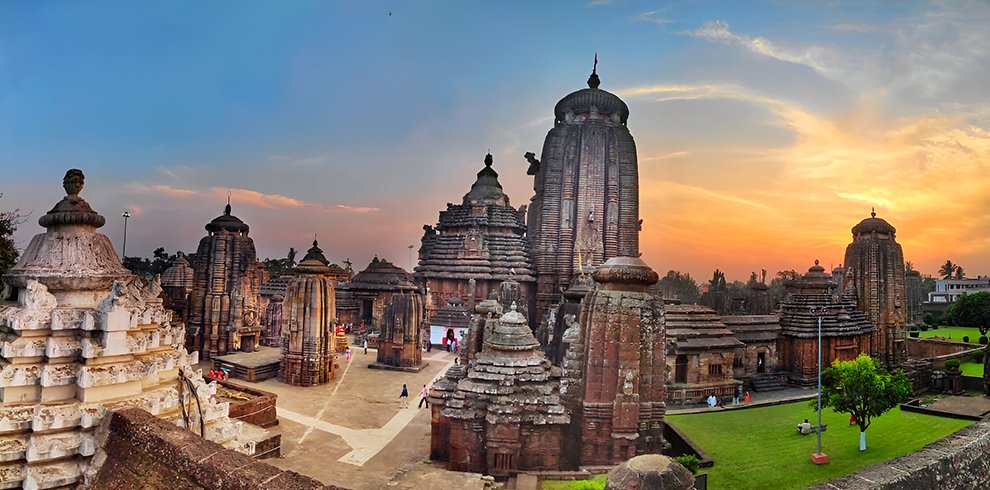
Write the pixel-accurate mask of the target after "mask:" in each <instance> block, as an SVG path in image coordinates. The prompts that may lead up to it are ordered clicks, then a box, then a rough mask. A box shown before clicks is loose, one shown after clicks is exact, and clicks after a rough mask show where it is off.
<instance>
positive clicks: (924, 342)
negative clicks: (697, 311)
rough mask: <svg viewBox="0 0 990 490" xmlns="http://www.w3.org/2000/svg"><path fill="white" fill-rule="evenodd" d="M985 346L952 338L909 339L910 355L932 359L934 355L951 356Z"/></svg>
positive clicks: (908, 348)
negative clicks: (952, 339) (955, 340)
mask: <svg viewBox="0 0 990 490" xmlns="http://www.w3.org/2000/svg"><path fill="white" fill-rule="evenodd" d="M980 347H983V346H982V345H980V344H973V343H970V344H964V343H962V342H953V341H951V340H935V339H915V338H908V339H907V352H908V356H909V357H920V358H923V359H931V358H933V357H941V356H951V355H953V354H958V353H960V352H964V351H968V350H973V349H978V348H980Z"/></svg>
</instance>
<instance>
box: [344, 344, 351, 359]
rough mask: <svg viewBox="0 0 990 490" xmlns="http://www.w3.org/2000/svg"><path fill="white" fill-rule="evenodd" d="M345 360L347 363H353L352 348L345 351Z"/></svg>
mask: <svg viewBox="0 0 990 490" xmlns="http://www.w3.org/2000/svg"><path fill="white" fill-rule="evenodd" d="M344 359H345V360H347V362H351V348H350V347H348V348H346V349H344Z"/></svg>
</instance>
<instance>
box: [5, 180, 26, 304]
mask: <svg viewBox="0 0 990 490" xmlns="http://www.w3.org/2000/svg"><path fill="white" fill-rule="evenodd" d="M0 197H3V194H0ZM25 218H26V217H25V216H23V215H21V210H20V209H14V210H12V211H0V296H2V294H3V290H4V289H5V286H6V281H5V280H4V279H3V276H5V275H6V274H7V271H9V270H10V269H11V267H14V266H15V265H17V259H18V257H19V256H20V253H19V252H18V251H17V247H16V246H15V245H14V240H13V238H12V237H13V236H14V232H15V231H17V225H19V224H21V223H23V222H24V219H25ZM2 299H4V298H2V297H0V300H2Z"/></svg>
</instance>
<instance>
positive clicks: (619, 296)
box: [564, 257, 667, 466]
mask: <svg viewBox="0 0 990 490" xmlns="http://www.w3.org/2000/svg"><path fill="white" fill-rule="evenodd" d="M592 277H593V279H594V280H595V282H597V283H598V289H596V290H595V291H593V292H592V293H590V294H589V295H588V296H587V297H586V298H585V300H584V311H583V313H582V320H581V326H580V340H579V341H578V342H576V343H573V344H571V350H572V351H574V350H577V351H579V352H580V353H581V356H582V357H583V360H584V365H583V369H582V372H581V374H580V376H581V379H565V383H567V385H568V388H567V392H566V394H565V395H564V396H565V401H566V402H567V403H568V408H570V409H571V410H572V413H573V414H574V419H575V420H573V421H572V425H571V429H576V430H577V431H578V434H579V435H578V436H577V437H573V432H570V431H569V432H568V435H569V437H568V440H575V441H580V444H570V445H569V446H572V447H577V448H578V449H579V452H580V453H579V455H578V464H579V465H583V466H587V465H611V464H618V463H620V462H622V461H625V460H627V459H630V458H632V457H633V456H636V455H637V454H641V453H658V452H660V450H661V449H662V448H663V417H664V413H665V412H666V403H665V400H666V399H667V390H666V387H665V383H666V373H665V370H666V367H667V363H666V359H665V356H664V348H663V347H664V345H666V335H665V330H664V307H663V299H662V298H660V297H659V296H657V295H654V294H652V293H651V292H650V286H651V285H653V284H655V283H656V282H657V280H658V279H659V276H657V273H656V272H654V271H653V270H652V269H650V268H649V266H647V265H646V264H645V263H644V262H643V261H642V260H640V259H639V258H634V257H616V258H612V259H609V260H608V261H606V262H605V263H604V264H602V266H601V267H599V268H598V270H596V271H595V273H594V274H593V275H592ZM565 336H566V335H565ZM569 376H570V375H569Z"/></svg>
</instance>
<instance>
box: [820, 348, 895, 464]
mask: <svg viewBox="0 0 990 490" xmlns="http://www.w3.org/2000/svg"><path fill="white" fill-rule="evenodd" d="M910 394H911V383H910V382H909V381H908V379H907V377H905V376H904V372H903V371H901V370H899V369H898V370H895V371H894V372H892V373H891V372H887V371H886V370H884V369H883V368H882V367H881V366H880V363H879V362H878V361H877V360H876V359H874V358H872V357H870V356H868V355H866V354H860V355H859V357H857V358H856V359H854V360H852V361H839V360H838V359H836V360H835V362H833V363H832V365H831V366H829V367H828V368H825V369H824V370H823V371H822V408H825V407H832V409H833V410H835V411H836V412H841V413H848V414H850V415H852V416H854V417H856V424H857V425H859V450H860V451H866V429H868V428H869V427H870V424H871V423H872V422H873V419H875V418H877V417H879V416H881V415H883V414H884V413H886V412H887V411H888V410H890V409H892V408H894V407H896V406H897V404H899V403H903V402H904V400H907V397H908V395H910ZM812 404H814V402H812Z"/></svg>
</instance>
